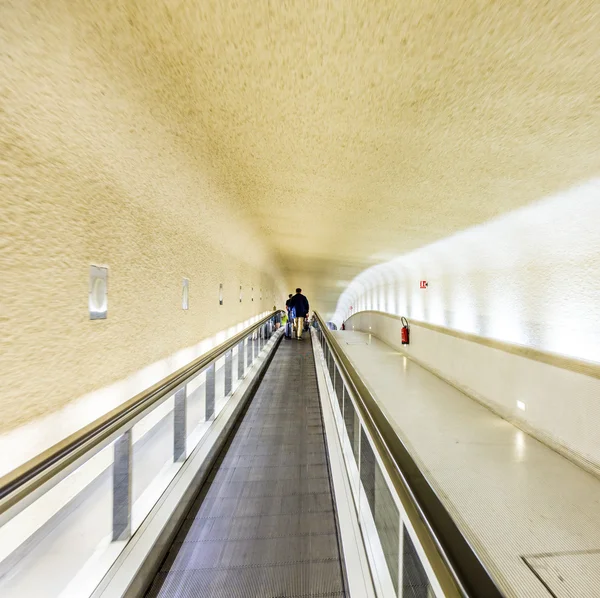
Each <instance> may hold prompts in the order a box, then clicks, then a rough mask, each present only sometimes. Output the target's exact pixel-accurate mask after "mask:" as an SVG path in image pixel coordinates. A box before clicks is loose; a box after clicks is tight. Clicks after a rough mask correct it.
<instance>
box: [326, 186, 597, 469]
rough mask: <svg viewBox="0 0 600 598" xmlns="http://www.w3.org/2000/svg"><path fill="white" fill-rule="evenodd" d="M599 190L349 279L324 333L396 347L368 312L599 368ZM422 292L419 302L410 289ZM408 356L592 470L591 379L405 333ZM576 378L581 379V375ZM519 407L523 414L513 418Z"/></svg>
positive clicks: (556, 199)
mask: <svg viewBox="0 0 600 598" xmlns="http://www.w3.org/2000/svg"><path fill="white" fill-rule="evenodd" d="M599 231H600V179H596V180H593V181H590V182H589V183H586V184H584V185H581V186H579V187H577V188H573V189H571V190H568V191H565V192H563V193H560V194H557V195H555V196H553V197H550V198H547V199H545V200H543V201H540V202H538V203H536V204H534V205H531V206H529V207H527V208H523V209H520V210H517V211H515V212H513V213H511V214H508V215H506V216H503V217H501V218H498V219H496V220H493V221H490V222H488V223H486V224H484V225H481V226H477V227H474V228H472V229H469V230H466V231H464V232H461V233H459V234H457V235H454V236H452V237H449V238H447V239H444V240H441V241H439V242H437V243H434V244H432V245H428V246H425V247H423V248H421V249H419V250H417V251H414V252H412V253H410V254H407V255H405V256H402V257H399V258H396V259H394V260H392V261H390V262H387V263H385V264H382V265H379V266H376V267H373V268H370V269H368V270H366V271H364V272H363V273H362V274H360V275H359V276H358V277H357V278H356V279H355V280H354V281H353V282H352V283H351V284H350V285H349V286H348V288H347V289H346V290H345V291H344V293H343V294H342V296H341V297H340V300H339V302H338V306H337V311H336V314H335V317H334V321H335V322H336V323H337V324H338V325H339V324H340V323H341V322H342V321H344V320H347V319H348V318H349V317H350V316H351V315H352V314H357V313H358V316H354V317H353V318H352V319H351V320H350V321H349V322H348V325H354V326H355V327H356V329H357V330H359V329H362V330H367V331H368V328H369V326H371V327H372V329H373V330H372V332H373V333H374V334H376V335H377V336H380V337H381V338H382V339H383V340H385V341H387V342H389V343H390V344H391V345H393V346H398V342H399V334H400V333H399V327H400V323H399V321H398V320H396V319H390V318H386V317H385V316H383V315H377V316H376V315H373V314H361V313H360V312H364V311H365V310H376V311H381V312H386V313H389V314H395V315H398V316H407V317H408V318H409V319H412V318H414V319H415V320H417V321H422V322H424V323H427V324H431V325H437V326H440V327H445V328H447V329H450V330H455V331H459V332H463V333H469V334H472V335H475V336H479V337H482V338H486V339H496V340H498V341H502V342H506V343H509V344H511V345H515V346H521V347H523V348H524V349H525V351H524V353H527V349H528V348H530V349H534V350H538V351H545V352H549V353H552V354H556V355H558V356H564V357H567V358H574V359H575V360H582V361H585V362H587V369H588V371H589V367H590V366H591V367H592V368H593V367H594V364H596V365H597V364H599V363H600V233H599ZM421 280H427V281H428V284H429V286H428V287H427V289H425V290H423V289H421V288H420V285H419V283H420V281H421ZM412 330H413V338H412V341H411V345H410V347H409V348H408V349H407V350H408V352H409V353H410V354H411V355H412V356H413V357H414V358H415V359H417V360H419V361H420V362H421V363H423V364H425V365H426V366H427V367H429V368H430V369H432V370H434V371H435V372H437V373H439V375H440V376H442V377H443V378H445V379H447V380H449V381H450V382H452V383H453V384H455V385H456V386H458V387H459V388H461V389H463V390H464V391H465V392H467V393H469V394H471V395H472V396H474V397H476V398H477V399H478V400H480V401H482V402H483V403H485V404H486V405H488V406H490V407H491V408H492V409H494V410H495V411H497V412H498V413H499V414H501V415H502V416H503V417H506V418H507V419H509V420H511V421H515V422H516V423H518V425H520V426H521V427H523V428H524V429H526V430H528V431H530V432H531V433H532V434H534V435H535V436H536V437H538V438H540V439H541V440H543V441H544V442H547V443H548V444H550V445H552V446H554V447H555V448H557V449H558V450H561V451H563V452H565V453H567V454H569V455H570V456H571V457H572V458H574V459H576V460H578V461H580V462H581V463H582V464H584V465H586V466H589V467H590V468H591V469H594V468H598V467H600V432H599V430H600V383H599V381H598V379H597V378H595V377H593V376H588V375H583V374H581V373H575V372H572V371H568V370H567V369H563V368H559V367H554V366H552V365H548V364H547V363H539V362H538V361H536V360H532V359H528V358H526V357H523V356H519V355H515V354H514V353H513V352H507V351H503V350H501V349H498V348H491V347H489V346H485V345H482V344H480V343H477V342H471V341H469V340H465V339H464V338H457V337H456V336H452V335H448V334H444V333H443V332H440V331H435V330H431V329H428V328H425V327H420V326H417V325H413V327H412ZM582 369H585V367H584V368H582ZM517 401H521V402H523V403H525V406H526V408H525V411H522V410H520V409H518V408H517Z"/></svg>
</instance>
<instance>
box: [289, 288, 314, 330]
mask: <svg viewBox="0 0 600 598" xmlns="http://www.w3.org/2000/svg"><path fill="white" fill-rule="evenodd" d="M290 307H291V308H292V309H293V310H294V312H295V319H294V327H295V328H296V338H297V339H298V340H299V341H301V340H302V329H303V328H304V318H306V316H307V315H308V310H309V305H308V299H307V298H306V297H305V296H304V295H303V294H302V289H296V294H295V295H294V296H293V297H292V298H291V299H290Z"/></svg>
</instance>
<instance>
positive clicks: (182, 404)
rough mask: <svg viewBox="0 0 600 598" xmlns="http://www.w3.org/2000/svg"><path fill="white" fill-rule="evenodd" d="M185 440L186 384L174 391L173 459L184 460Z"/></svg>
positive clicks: (175, 460)
mask: <svg viewBox="0 0 600 598" xmlns="http://www.w3.org/2000/svg"><path fill="white" fill-rule="evenodd" d="M186 442H187V385H186V386H184V387H183V388H180V389H179V390H178V391H177V392H176V393H175V404H174V406H173V461H174V462H175V463H177V462H181V461H185V458H186V456H187V455H186Z"/></svg>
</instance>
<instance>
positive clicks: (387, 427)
mask: <svg viewBox="0 0 600 598" xmlns="http://www.w3.org/2000/svg"><path fill="white" fill-rule="evenodd" d="M315 315H316V320H317V325H316V334H317V336H318V339H319V341H320V344H321V347H322V349H323V353H324V357H325V361H326V365H327V370H328V373H329V378H330V380H331V384H332V386H333V389H334V394H335V398H337V402H338V406H339V413H340V415H339V417H340V421H341V424H340V425H341V427H342V428H345V433H346V435H347V442H348V444H349V446H350V451H349V454H350V455H351V457H350V459H353V460H354V463H355V467H356V470H357V471H358V474H357V477H358V482H357V485H359V486H360V487H361V488H362V490H360V491H359V494H360V493H361V492H362V493H363V495H364V496H365V497H366V502H367V503H368V505H369V510H370V511H371V512H372V519H373V522H374V527H375V528H376V529H377V533H378V534H380V535H381V536H382V537H383V539H382V547H383V548H382V552H383V556H384V559H385V561H386V562H387V566H388V570H389V573H390V579H391V581H392V583H393V584H394V590H395V591H394V595H402V589H401V588H399V586H400V585H401V584H402V580H401V579H400V577H401V575H402V564H399V563H401V561H402V559H403V558H404V559H405V564H406V559H407V558H409V559H410V558H412V559H413V563H412V564H411V563H408V566H409V568H410V569H411V570H412V572H413V573H412V576H413V579H412V582H411V581H410V580H409V586H410V584H411V583H412V584H413V587H412V589H411V592H412V593H411V594H410V595H411V596H427V597H429V596H431V595H436V596H437V594H436V593H435V592H434V591H433V589H432V587H431V585H428V581H427V579H426V577H427V576H426V573H425V570H424V567H423V566H422V565H419V563H418V562H416V561H418V560H419V559H418V556H417V554H416V551H415V549H414V546H413V542H412V540H411V539H410V537H409V534H407V533H406V527H405V526H404V525H403V523H402V521H401V516H400V512H398V511H397V509H396V508H395V507H394V506H393V501H392V500H391V496H390V497H389V498H387V495H386V491H385V490H382V484H385V485H386V487H387V486H391V487H389V488H388V490H389V491H390V492H391V493H392V494H395V495H396V497H397V499H398V501H399V502H400V504H401V505H402V511H403V513H404V515H403V517H404V518H405V519H408V521H409V522H410V527H411V528H412V530H413V531H414V534H415V535H416V540H417V543H418V545H419V547H420V550H421V551H422V553H423V554H424V556H425V559H426V560H427V563H428V569H429V570H430V571H431V572H432V573H433V576H434V577H435V580H436V583H435V585H436V586H438V588H439V589H441V592H442V595H443V596H446V597H470V598H475V597H477V598H479V597H481V598H501V597H502V596H504V594H503V593H502V592H501V591H500V589H499V588H498V586H497V585H496V583H495V581H494V580H493V578H492V576H491V575H490V573H489V572H488V570H487V569H486V567H485V565H484V564H483V563H482V562H481V560H480V559H479V557H478V555H477V554H476V552H475V550H474V549H473V547H472V546H471V545H470V543H469V541H468V540H467V539H466V538H465V536H464V535H463V533H462V532H461V530H460V529H459V528H458V526H457V525H456V523H455V522H454V520H453V519H452V517H451V516H450V514H449V513H448V510H447V509H446V508H445V506H444V504H443V503H442V501H441V499H440V498H439V496H438V495H437V493H436V492H435V490H434V489H433V488H432V486H431V485H430V484H429V482H428V480H427V479H426V477H425V476H424V475H423V473H422V472H421V470H420V469H419V467H418V465H417V464H416V462H415V460H414V459H413V458H412V456H411V455H410V453H409V451H408V450H407V448H406V446H405V445H404V443H403V442H402V440H401V439H400V438H399V436H398V434H397V433H396V431H395V430H394V427H393V425H392V423H391V422H390V421H389V420H388V418H387V416H386V415H385V413H384V412H383V411H382V409H381V408H380V407H379V405H378V403H377V401H376V400H375V398H374V397H373V395H372V393H371V392H370V391H369V389H368V388H367V386H366V385H365V383H364V382H363V381H362V379H361V378H360V376H359V375H358V373H357V372H356V370H355V369H354V367H353V366H352V364H351V363H350V360H349V359H348V358H347V357H346V355H345V353H344V351H343V350H342V349H341V348H340V345H339V343H338V341H337V339H336V335H334V334H332V332H331V331H330V330H329V329H328V327H327V325H326V323H325V322H324V320H323V319H322V318H321V316H320V315H319V314H318V313H315ZM342 334H343V333H342ZM380 465H381V466H382V468H383V470H384V473H385V475H384V473H383V472H381V471H379V472H377V471H376V470H377V469H378V468H379V467H380ZM386 478H387V480H389V482H386V481H385V480H386ZM376 479H377V480H379V483H378V484H379V485H378V484H377V482H376ZM377 488H379V496H378V498H377V500H376V495H377V492H378V490H377ZM355 500H356V501H357V506H358V504H359V500H358V499H357V498H356V497H355ZM378 509H381V510H382V512H377V510H378ZM384 509H385V510H384ZM379 527H381V528H382V529H381V531H380V530H379V529H378V528H379ZM390 529H392V530H394V532H393V533H391V534H390ZM401 529H403V531H404V534H403V533H401ZM396 530H397V532H398V533H397V534H396ZM403 537H404V540H403ZM403 543H404V546H402V544H403ZM407 544H408V545H407ZM411 550H412V553H411ZM411 554H412V557H411ZM407 555H408V557H407ZM405 575H406V573H405ZM405 591H408V590H406V588H405ZM438 598H441V597H439V596H438Z"/></svg>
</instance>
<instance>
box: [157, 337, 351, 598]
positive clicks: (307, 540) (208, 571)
mask: <svg viewBox="0 0 600 598" xmlns="http://www.w3.org/2000/svg"><path fill="white" fill-rule="evenodd" d="M325 450H326V448H325V440H324V430H323V423H322V418H321V410H320V403H319V396H318V390H317V381H316V374H315V368H314V358H313V353H312V346H311V340H310V336H307V337H305V339H304V340H303V341H292V342H286V343H282V344H281V345H280V346H279V348H278V350H277V353H276V354H275V356H274V358H273V360H272V362H271V364H270V366H269V369H268V371H267V374H266V375H265V377H264V379H263V381H262V383H261V385H260V387H259V388H258V390H257V391H256V394H255V396H254V398H253V399H252V401H251V403H250V405H249V407H248V410H247V412H246V413H245V415H244V417H243V418H242V419H241V421H240V422H239V424H238V428H237V430H236V431H235V433H234V435H232V437H231V439H230V441H229V443H228V446H227V447H226V448H225V450H224V451H223V452H222V454H221V456H220V457H219V460H218V462H217V465H216V466H215V467H214V469H213V471H212V472H211V474H210V476H209V480H208V482H207V484H206V485H205V487H204V488H203V490H202V491H201V493H200V495H199V496H198V498H197V499H196V501H195V504H194V506H193V507H192V509H191V510H190V512H189V514H188V516H187V519H186V521H185V523H184V525H183V526H182V528H181V529H180V530H179V533H178V535H177V536H176V538H175V542H174V544H173V546H172V548H171V550H170V551H169V553H168V555H167V557H166V559H165V561H164V562H163V564H162V566H161V568H160V571H159V573H158V574H157V576H156V578H155V580H154V583H153V584H152V587H151V589H150V590H149V592H148V594H147V596H149V597H152V598H154V597H164V598H166V597H169V598H171V597H175V596H177V597H184V598H191V597H203V598H205V597H206V598H208V597H215V598H216V597H218V598H225V597H227V598H230V597H238V596H239V597H240V598H241V597H244V598H252V597H257V598H258V597H260V598H283V597H290V598H291V597H300V596H302V597H308V596H319V597H334V596H337V597H341V596H344V595H345V594H344V581H343V577H342V575H343V574H342V565H341V560H340V550H339V544H338V537H337V531H336V523H335V512H334V506H333V498H332V491H331V486H330V477H329V470H328V464H327V457H326V452H325Z"/></svg>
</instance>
